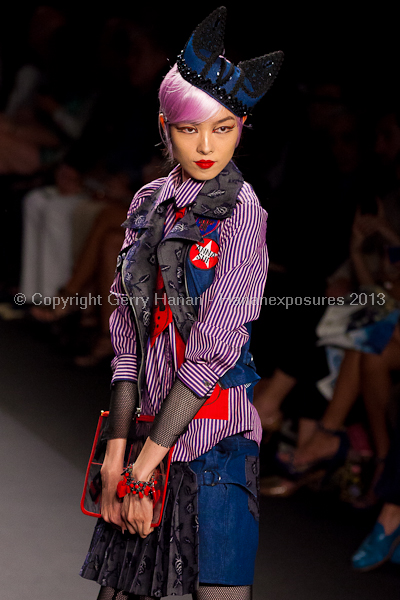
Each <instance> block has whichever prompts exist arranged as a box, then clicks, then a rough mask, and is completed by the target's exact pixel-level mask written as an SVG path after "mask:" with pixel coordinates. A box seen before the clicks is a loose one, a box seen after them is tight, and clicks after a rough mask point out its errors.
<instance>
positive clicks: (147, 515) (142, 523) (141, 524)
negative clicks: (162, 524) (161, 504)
mask: <svg viewBox="0 0 400 600" xmlns="http://www.w3.org/2000/svg"><path fill="white" fill-rule="evenodd" d="M121 517H122V520H123V522H124V525H125V526H126V529H127V530H128V531H129V533H132V534H134V533H137V534H139V535H140V537H142V538H145V537H147V536H148V535H149V533H151V532H152V531H153V529H154V528H153V527H151V521H152V519H153V500H152V499H151V498H149V497H148V496H143V498H139V496H138V494H135V495H133V494H127V495H126V496H125V497H124V501H123V504H122V509H121Z"/></svg>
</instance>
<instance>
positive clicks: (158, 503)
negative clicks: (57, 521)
mask: <svg viewBox="0 0 400 600" xmlns="http://www.w3.org/2000/svg"><path fill="white" fill-rule="evenodd" d="M108 414H109V413H108V411H102V412H101V415H100V417H99V422H98V424H97V428H96V433H95V436H94V441H93V447H92V451H91V453H90V458H89V463H88V466H87V469H86V475H85V483H84V486H83V493H82V499H81V509H82V512H83V513H84V514H85V515H89V516H91V517H101V490H102V487H101V473H100V469H101V467H102V464H103V460H104V456H105V452H106V447H107V440H106V439H104V436H103V432H104V429H105V426H106V422H107V417H108ZM153 421H154V417H152V416H148V415H142V416H140V417H135V437H134V439H130V438H129V439H128V440H127V443H126V450H125V457H124V467H126V466H127V465H129V464H131V463H134V462H135V460H136V458H137V457H138V455H139V453H140V451H141V449H142V448H143V445H144V443H145V441H146V439H147V438H148V436H149V433H150V428H151V424H152V422H153ZM172 451H173V447H172V448H170V450H169V451H168V454H166V455H165V457H164V459H163V460H162V461H161V463H160V464H159V465H158V467H157V468H156V470H155V473H154V475H155V479H156V482H157V483H156V485H155V490H154V497H153V521H152V523H151V526H152V527H158V525H159V524H160V523H161V518H162V513H163V509H164V503H165V496H166V493H167V481H168V475H169V469H170V465H171V457H172ZM115 492H116V490H115Z"/></svg>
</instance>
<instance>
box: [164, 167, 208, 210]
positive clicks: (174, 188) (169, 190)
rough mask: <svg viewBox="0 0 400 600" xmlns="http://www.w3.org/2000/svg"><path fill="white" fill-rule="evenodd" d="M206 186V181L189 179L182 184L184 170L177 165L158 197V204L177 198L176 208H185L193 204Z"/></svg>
mask: <svg viewBox="0 0 400 600" xmlns="http://www.w3.org/2000/svg"><path fill="white" fill-rule="evenodd" d="M204 184H205V181H197V180H196V179H191V178H190V179H187V180H186V181H185V182H184V183H182V169H181V166H180V165H177V166H176V167H175V168H174V169H172V171H171V172H170V174H169V175H168V177H167V179H166V181H165V183H164V185H163V189H162V191H161V193H160V195H159V197H158V202H157V204H160V203H161V202H164V201H165V200H167V199H168V198H175V206H176V207H177V208H183V207H185V206H189V204H192V203H193V202H194V201H195V199H196V196H197V194H198V193H199V192H200V190H201V188H202V187H203V185H204Z"/></svg>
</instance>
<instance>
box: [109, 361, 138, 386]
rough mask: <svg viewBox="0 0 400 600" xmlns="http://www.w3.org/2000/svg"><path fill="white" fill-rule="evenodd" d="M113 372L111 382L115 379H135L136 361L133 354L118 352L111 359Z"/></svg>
mask: <svg viewBox="0 0 400 600" xmlns="http://www.w3.org/2000/svg"><path fill="white" fill-rule="evenodd" d="M111 369H112V372H113V375H112V378H111V383H112V384H113V383H115V382H116V381H127V380H128V381H137V361H136V356H135V355H134V354H120V355H119V356H116V357H115V358H113V359H112V361H111Z"/></svg>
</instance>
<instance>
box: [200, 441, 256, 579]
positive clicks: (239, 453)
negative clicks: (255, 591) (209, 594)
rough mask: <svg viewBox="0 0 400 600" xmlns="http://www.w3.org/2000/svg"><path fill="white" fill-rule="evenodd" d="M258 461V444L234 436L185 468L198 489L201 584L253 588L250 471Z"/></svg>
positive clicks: (253, 488)
mask: <svg viewBox="0 0 400 600" xmlns="http://www.w3.org/2000/svg"><path fill="white" fill-rule="evenodd" d="M257 457H258V446H257V444H256V442H254V441H252V440H247V439H246V438H245V437H244V436H243V435H241V434H237V435H233V436H230V437H228V438H225V439H224V440H222V441H221V442H219V443H218V444H217V445H216V446H214V447H213V448H212V449H211V450H209V451H208V452H206V453H205V454H203V455H202V456H200V457H199V458H197V459H196V460H194V461H192V462H190V463H189V465H190V468H191V469H192V470H193V471H194V472H195V473H196V476H197V481H198V485H199V495H198V503H199V504H198V506H199V581H200V583H212V584H220V585H251V584H252V583H253V578H254V563H255V557H256V553H257V546H258V521H257V516H258V515H256V514H255V509H254V507H255V506H258V499H257V489H256V486H255V485H254V480H253V481H248V471H249V469H248V467H249V459H250V461H252V462H253V463H254V462H255V460H257ZM249 498H251V502H249ZM249 505H250V507H251V511H250V508H249Z"/></svg>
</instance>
